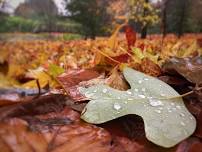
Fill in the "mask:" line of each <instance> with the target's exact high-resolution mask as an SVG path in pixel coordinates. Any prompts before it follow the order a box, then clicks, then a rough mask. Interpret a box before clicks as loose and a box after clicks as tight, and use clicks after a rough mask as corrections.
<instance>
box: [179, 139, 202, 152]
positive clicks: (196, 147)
mask: <svg viewBox="0 0 202 152" xmlns="http://www.w3.org/2000/svg"><path fill="white" fill-rule="evenodd" d="M176 152H202V142H201V141H200V140H199V139H198V138H189V139H187V140H185V141H183V142H182V143H181V144H180V145H179V146H178V147H177V150H176Z"/></svg>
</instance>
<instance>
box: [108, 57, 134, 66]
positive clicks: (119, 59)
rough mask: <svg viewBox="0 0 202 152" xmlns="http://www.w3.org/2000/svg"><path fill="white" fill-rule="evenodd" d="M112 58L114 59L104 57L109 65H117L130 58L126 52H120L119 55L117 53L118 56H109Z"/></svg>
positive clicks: (126, 61)
mask: <svg viewBox="0 0 202 152" xmlns="http://www.w3.org/2000/svg"><path fill="white" fill-rule="evenodd" d="M111 58H112V59H114V60H115V61H117V62H115V61H113V60H111V59H109V58H106V62H107V63H108V64H110V65H117V64H118V63H128V61H129V59H130V56H129V55H128V54H121V55H118V56H114V57H111Z"/></svg>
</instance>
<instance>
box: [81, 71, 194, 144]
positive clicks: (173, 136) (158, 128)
mask: <svg viewBox="0 0 202 152" xmlns="http://www.w3.org/2000/svg"><path fill="white" fill-rule="evenodd" d="M123 73H124V77H125V78H126V80H127V81H128V82H129V84H130V86H131V89H129V90H127V91H120V90H115V89H113V88H110V87H109V86H106V85H95V86H92V87H90V88H87V89H86V88H80V91H81V93H83V94H84V95H85V96H86V97H88V98H89V99H91V101H90V102H89V103H88V104H87V106H86V108H85V110H84V111H83V113H82V116H81V118H82V119H84V120H85V121H87V122H89V123H93V124H100V123H104V122H107V121H110V120H113V119H116V118H119V117H121V116H124V115H128V114H136V115H139V116H141V117H142V118H143V120H144V125H145V132H146V137H147V139H148V140H150V141H152V142H153V143H155V144H157V145H160V146H163V147H173V146H174V145H176V144H178V143H179V142H180V141H182V140H184V139H186V138H187V137H189V136H190V135H192V134H193V132H194V130H195V128H196V122H195V118H194V117H193V116H192V115H191V114H190V113H189V111H188V110H187V109H186V107H185V105H184V103H183V100H182V99H181V98H176V99H175V98H171V99H169V97H176V96H179V94H178V93H177V92H176V91H175V90H174V89H173V88H171V87H170V86H168V85H167V84H165V83H163V82H162V81H160V80H158V79H156V78H154V77H150V76H147V75H145V74H143V73H140V72H137V71H135V70H132V69H130V68H125V69H124V71H123ZM162 97H164V98H167V99H166V100H165V99H162Z"/></svg>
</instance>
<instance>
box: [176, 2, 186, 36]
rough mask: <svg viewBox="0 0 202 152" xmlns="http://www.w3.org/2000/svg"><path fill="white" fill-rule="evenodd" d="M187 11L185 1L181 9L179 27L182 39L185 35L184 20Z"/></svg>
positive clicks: (179, 34)
mask: <svg viewBox="0 0 202 152" xmlns="http://www.w3.org/2000/svg"><path fill="white" fill-rule="evenodd" d="M185 9H186V1H185V0H183V4H182V7H181V15H180V21H179V26H178V37H181V36H182V35H183V34H184V27H183V24H184V20H185V11H186V10H185Z"/></svg>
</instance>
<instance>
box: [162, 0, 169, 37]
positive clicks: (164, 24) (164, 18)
mask: <svg viewBox="0 0 202 152" xmlns="http://www.w3.org/2000/svg"><path fill="white" fill-rule="evenodd" d="M168 2H169V0H165V1H164V4H163V14H162V25H161V26H162V27H161V30H162V34H163V37H165V36H166V34H167V6H168Z"/></svg>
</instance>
